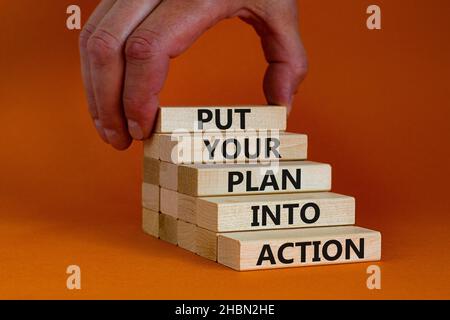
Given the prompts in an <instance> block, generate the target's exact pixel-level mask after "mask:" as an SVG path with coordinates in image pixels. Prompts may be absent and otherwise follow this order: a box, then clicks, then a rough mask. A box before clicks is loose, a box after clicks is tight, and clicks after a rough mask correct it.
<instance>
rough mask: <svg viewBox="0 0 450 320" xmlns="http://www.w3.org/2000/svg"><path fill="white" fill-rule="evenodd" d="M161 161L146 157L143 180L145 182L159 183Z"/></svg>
mask: <svg viewBox="0 0 450 320" xmlns="http://www.w3.org/2000/svg"><path fill="white" fill-rule="evenodd" d="M160 163H161V161H159V160H156V159H152V158H146V157H144V163H143V175H144V176H143V180H144V182H145V183H149V184H153V185H159V172H160Z"/></svg>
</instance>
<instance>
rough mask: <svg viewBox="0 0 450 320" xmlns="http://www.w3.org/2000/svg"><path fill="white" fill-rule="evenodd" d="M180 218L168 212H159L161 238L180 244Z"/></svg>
mask: <svg viewBox="0 0 450 320" xmlns="http://www.w3.org/2000/svg"><path fill="white" fill-rule="evenodd" d="M177 235H178V220H177V219H176V218H174V217H172V216H169V215H168V214H163V213H160V214H159V238H160V239H161V240H164V241H166V242H170V243H172V244H174V245H177V244H178V236H177Z"/></svg>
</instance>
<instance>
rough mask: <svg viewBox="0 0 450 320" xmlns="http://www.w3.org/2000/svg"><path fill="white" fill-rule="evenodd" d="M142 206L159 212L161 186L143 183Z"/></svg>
mask: <svg viewBox="0 0 450 320" xmlns="http://www.w3.org/2000/svg"><path fill="white" fill-rule="evenodd" d="M142 206H143V207H144V208H147V209H150V210H153V211H156V212H159V186H157V185H154V184H150V183H145V182H144V183H142Z"/></svg>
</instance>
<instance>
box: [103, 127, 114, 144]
mask: <svg viewBox="0 0 450 320" xmlns="http://www.w3.org/2000/svg"><path fill="white" fill-rule="evenodd" d="M103 130H104V132H105V135H106V140H108V141H109V143H110V144H111V142H112V141H115V139H117V131H115V130H112V129H103Z"/></svg>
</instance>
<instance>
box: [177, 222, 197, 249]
mask: <svg viewBox="0 0 450 320" xmlns="http://www.w3.org/2000/svg"><path fill="white" fill-rule="evenodd" d="M196 232H197V226H196V225H195V224H193V223H189V222H185V221H183V220H178V224H177V238H178V246H179V247H181V248H183V249H186V250H189V251H191V252H194V253H196Z"/></svg>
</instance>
